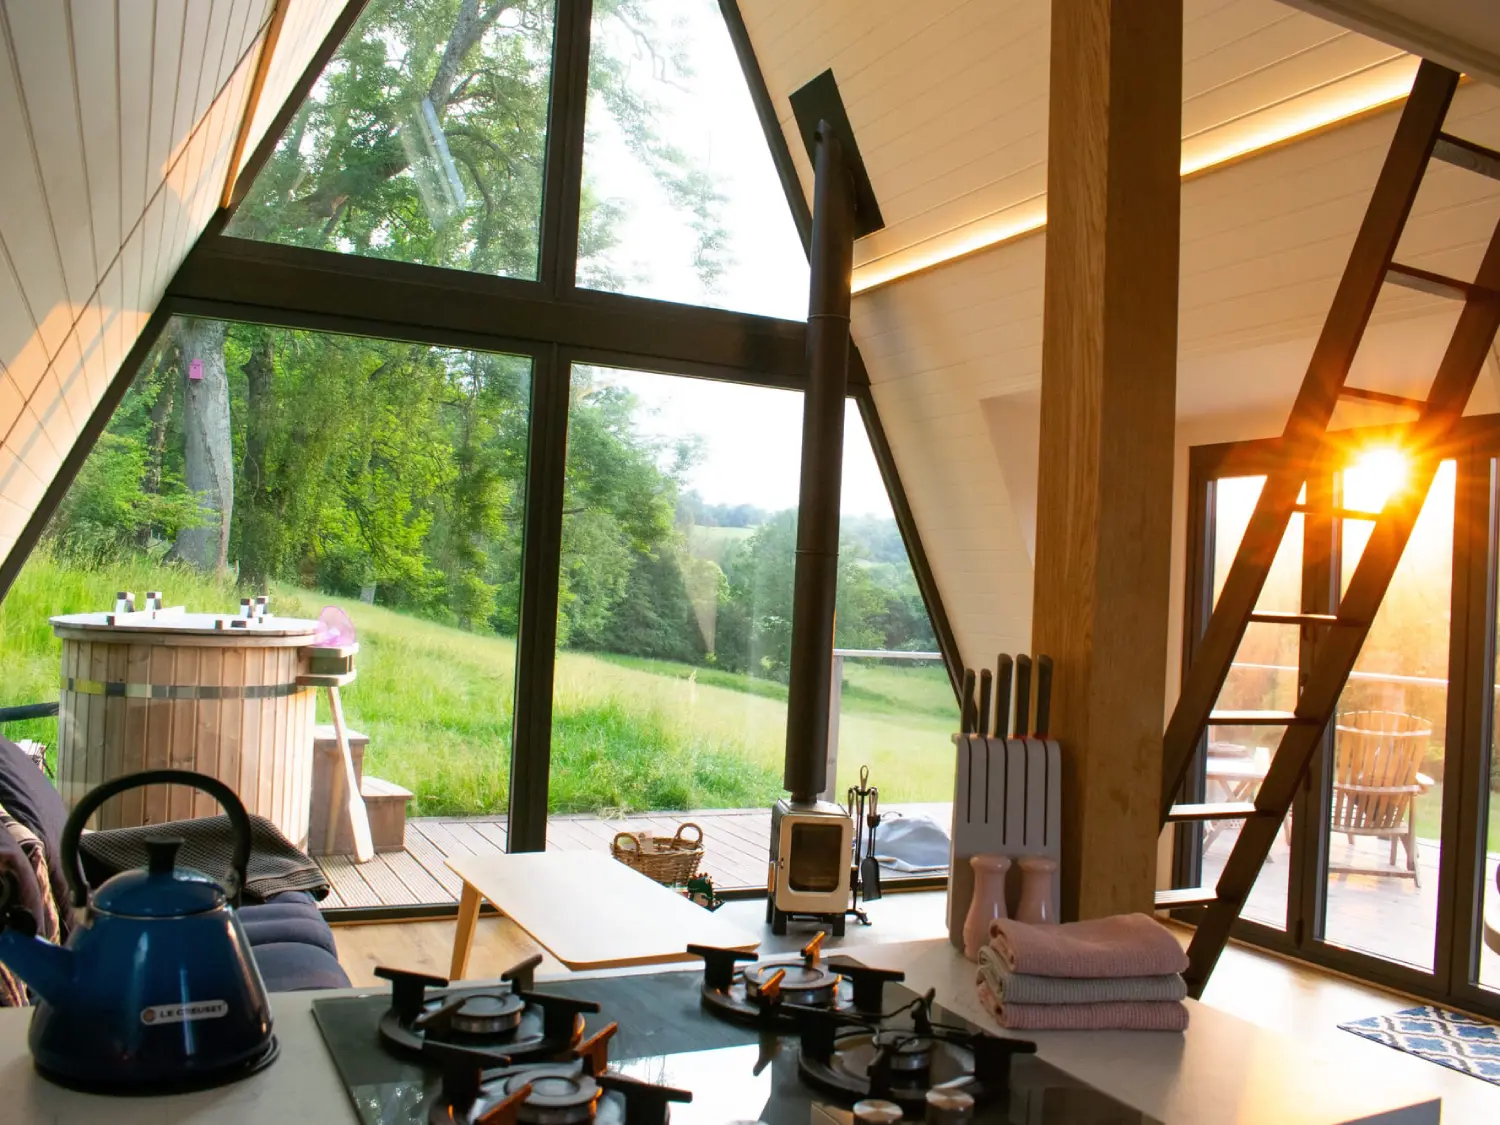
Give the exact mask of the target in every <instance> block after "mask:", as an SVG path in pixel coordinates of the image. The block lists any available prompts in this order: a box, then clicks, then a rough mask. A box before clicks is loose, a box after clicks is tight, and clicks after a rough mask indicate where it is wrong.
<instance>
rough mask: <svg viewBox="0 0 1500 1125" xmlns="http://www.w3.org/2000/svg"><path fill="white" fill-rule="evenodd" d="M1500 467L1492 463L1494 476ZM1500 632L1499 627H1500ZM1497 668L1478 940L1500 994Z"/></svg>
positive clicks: (1486, 973) (1482, 967) (1485, 975)
mask: <svg viewBox="0 0 1500 1125" xmlns="http://www.w3.org/2000/svg"><path fill="white" fill-rule="evenodd" d="M1497 468H1500V466H1496V465H1494V464H1492V466H1491V473H1492V474H1493V473H1494V472H1495V471H1496V469H1497ZM1490 566H1491V568H1500V552H1497V551H1496V544H1494V543H1491V556H1490ZM1497 631H1500V625H1497ZM1496 659H1497V667H1496V668H1495V669H1494V670H1493V671H1494V672H1495V675H1494V678H1493V683H1494V684H1495V690H1494V691H1493V692H1492V693H1491V695H1490V708H1491V710H1490V745H1489V747H1488V751H1489V754H1488V762H1487V766H1486V769H1485V771H1484V773H1483V774H1482V775H1481V776H1483V777H1484V778H1486V780H1487V781H1488V783H1489V784H1487V785H1486V786H1485V787H1484V790H1483V792H1482V793H1481V795H1480V812H1479V815H1480V821H1479V823H1480V824H1481V825H1482V826H1483V827H1482V828H1481V833H1482V839H1481V843H1482V845H1483V849H1484V850H1483V854H1484V862H1483V863H1481V864H1480V865H1479V877H1480V878H1481V879H1482V880H1483V884H1484V885H1483V886H1482V887H1480V894H1479V902H1480V904H1481V906H1480V910H1481V918H1480V921H1479V926H1478V934H1477V940H1478V944H1479V974H1478V983H1479V984H1480V985H1481V986H1482V987H1484V988H1487V989H1491V990H1492V991H1495V992H1500V723H1497V719H1500V715H1497V714H1496V711H1497V710H1500V707H1497V706H1496V704H1497V702H1500V653H1497V656H1496Z"/></svg>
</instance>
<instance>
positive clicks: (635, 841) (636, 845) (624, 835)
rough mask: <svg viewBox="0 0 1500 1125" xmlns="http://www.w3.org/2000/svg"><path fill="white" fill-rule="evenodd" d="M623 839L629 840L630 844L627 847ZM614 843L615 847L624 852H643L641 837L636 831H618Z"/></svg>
mask: <svg viewBox="0 0 1500 1125" xmlns="http://www.w3.org/2000/svg"><path fill="white" fill-rule="evenodd" d="M622 840H629V841H630V846H629V847H626V846H625V845H624V844H622V843H621V842H620V841H622ZM614 843H615V847H616V848H618V849H619V850H620V851H622V852H635V853H636V854H637V855H640V854H641V838H640V837H639V836H637V835H636V834H635V833H634V832H616V833H615V841H614Z"/></svg>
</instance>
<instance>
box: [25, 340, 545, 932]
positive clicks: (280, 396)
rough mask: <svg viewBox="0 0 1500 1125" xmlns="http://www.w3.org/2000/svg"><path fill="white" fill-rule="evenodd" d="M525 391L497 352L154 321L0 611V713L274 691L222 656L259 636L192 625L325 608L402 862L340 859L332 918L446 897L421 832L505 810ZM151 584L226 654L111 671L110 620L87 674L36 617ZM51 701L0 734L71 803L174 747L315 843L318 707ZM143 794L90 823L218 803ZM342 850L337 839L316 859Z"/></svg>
mask: <svg viewBox="0 0 1500 1125" xmlns="http://www.w3.org/2000/svg"><path fill="white" fill-rule="evenodd" d="M529 386H530V361H529V360H526V359H522V358H517V357H514V356H503V355H491V354H486V353H479V352H462V351H451V350H446V349H441V348H431V347H426V346H421V345H413V344H405V343H394V342H389V341H382V340H369V339H360V338H355V337H348V336H334V335H326V334H322V333H317V332H303V331H290V330H285V329H279V328H266V327H262V326H255V325H242V324H231V323H225V322H222V321H209V320H187V319H179V320H176V321H173V322H172V324H171V325H170V326H169V328H168V331H167V334H166V337H165V340H164V342H163V343H162V344H161V345H160V346H158V348H157V349H155V350H154V351H153V352H152V354H151V355H150V357H149V358H148V359H147V361H146V362H145V364H144V366H143V367H142V368H141V370H140V371H139V373H138V374H137V375H136V377H135V380H134V382H133V383H132V384H131V387H130V389H129V390H128V391H127V392H126V394H125V397H124V400H123V401H122V402H121V404H120V406H119V408H118V409H117V410H116V412H115V415H114V417H113V418H112V419H111V421H110V423H109V425H108V427H107V428H106V430H105V432H104V434H103V435H102V437H101V438H100V440H99V443H98V444H97V445H96V446H95V448H94V450H93V452H92V453H91V454H90V455H89V457H88V459H87V460H86V461H85V462H84V465H83V467H82V469H81V471H80V472H79V475H78V477H77V479H76V480H75V481H74V483H73V485H72V487H71V489H70V490H69V492H68V494H67V496H66V497H65V498H64V500H63V503H62V505H61V506H60V507H59V509H58V511H57V513H56V515H55V516H54V517H53V519H52V521H51V523H50V525H49V526H48V529H47V532H46V535H45V538H44V540H43V542H42V543H41V545H40V546H39V547H38V549H37V550H36V551H35V553H33V555H32V556H31V558H30V559H29V560H28V562H27V564H26V566H25V567H24V568H23V569H22V571H21V574H20V576H19V578H18V580H17V582H16V584H15V586H14V587H13V588H12V589H11V591H10V593H9V595H8V596H7V597H6V598H5V600H4V601H3V602H0V705H10V704H20V703H33V702H40V701H46V700H56V699H58V698H59V687H58V684H59V670H60V669H61V670H62V672H63V674H64V675H70V674H71V675H73V676H75V677H76V678H78V679H80V680H85V679H86V680H95V681H105V682H121V683H126V684H130V683H135V684H167V685H177V686H178V687H182V686H184V685H188V686H191V685H193V684H202V685H207V686H210V687H214V686H220V685H222V686H224V687H227V688H231V689H232V688H237V687H243V686H244V685H246V684H249V685H257V684H259V685H264V684H277V683H279V684H281V685H282V686H285V687H288V688H290V686H291V685H292V684H293V683H294V680H295V677H294V676H293V677H292V678H290V679H287V678H283V679H282V680H279V681H278V680H276V679H275V677H277V676H285V674H286V672H287V667H278V666H277V665H276V664H275V663H274V661H275V659H277V654H278V653H280V652H283V651H284V650H281V649H278V648H268V647H261V648H249V649H244V648H239V649H236V648H235V640H237V639H238V638H239V637H241V636H244V637H249V638H251V639H254V633H253V631H248V630H247V631H245V632H243V633H242V632H240V630H239V629H238V628H237V627H228V628H222V629H218V628H216V626H215V624H214V621H213V618H212V617H208V616H206V615H224V619H225V624H226V625H227V624H228V621H229V620H232V619H233V617H234V615H235V614H236V612H237V610H238V608H239V606H240V604H241V598H244V597H250V596H252V595H261V594H267V595H269V599H270V609H271V613H272V615H273V616H272V618H271V622H272V623H273V624H275V623H278V622H285V621H287V619H295V618H301V619H310V618H317V617H318V616H319V614H320V612H321V611H322V610H323V609H324V608H325V607H327V606H335V607H338V608H339V609H341V610H342V611H344V612H345V613H347V614H348V616H349V618H350V619H351V620H352V623H353V626H354V628H355V630H356V636H357V640H358V643H359V646H360V647H359V651H358V654H357V655H356V656H355V657H354V667H355V671H356V673H357V678H356V679H355V680H354V681H353V682H352V683H349V684H347V685H345V686H344V687H343V688H342V689H341V694H342V701H343V709H344V714H345V717H346V719H347V723H348V726H349V727H350V728H351V730H352V731H354V732H357V735H356V736H355V737H354V739H353V750H354V752H355V755H356V758H357V760H358V761H360V763H361V768H362V773H363V779H362V780H363V790H364V793H365V795H366V798H367V802H368V804H369V808H370V812H371V819H372V824H373V825H374V826H375V830H376V833H377V843H378V844H382V845H393V846H394V848H395V849H396V850H395V851H393V852H388V853H383V854H382V855H381V856H378V857H377V858H376V860H375V861H374V862H373V863H372V864H370V865H366V866H365V867H364V868H363V869H362V870H363V871H364V874H361V873H360V869H356V868H355V867H354V866H353V865H350V864H347V863H343V864H336V865H334V867H335V868H336V869H337V870H339V871H342V872H343V874H334V875H333V879H334V882H335V889H336V891H337V892H338V897H335V898H333V899H331V900H329V901H328V902H327V903H325V905H334V906H336V905H357V906H374V905H380V904H381V903H387V904H393V905H402V904H412V903H417V902H434V901H438V902H441V901H452V895H451V893H450V892H449V891H448V890H447V889H445V886H448V885H451V878H450V877H449V875H448V874H447V873H446V872H445V871H444V870H443V864H442V858H443V854H444V849H445V848H447V847H454V846H455V845H453V843H452V837H451V835H450V834H449V833H448V831H447V830H446V829H443V828H441V826H437V827H435V828H434V832H435V833H436V835H437V836H438V837H440V838H441V839H442V840H443V841H446V843H445V844H443V845H437V844H433V843H432V840H431V838H430V837H429V835H428V834H427V832H426V828H427V827H429V826H434V825H435V822H434V821H432V820H428V819H424V818H430V817H435V816H439V815H441V816H445V817H448V816H479V817H491V818H492V817H493V816H494V815H495V814H499V813H503V812H504V811H505V805H506V797H507V789H508V777H509V755H510V736H511V701H512V679H513V669H514V664H515V660H514V648H515V644H514V637H515V628H516V617H517V609H518V597H519V589H520V582H519V573H520V553H521V551H520V548H521V526H522V524H521V513H522V510H523V507H524V504H523V491H522V489H523V484H524V480H525V469H526V437H527V403H528V398H529ZM152 590H155V591H161V592H162V595H163V600H164V602H165V605H166V606H168V607H170V606H183V607H185V609H186V610H187V611H188V612H189V613H190V614H199V615H205V616H203V617H200V618H198V619H197V621H196V624H198V625H200V626H201V627H202V628H203V629H205V630H207V631H209V632H210V633H212V634H214V635H220V634H222V635H223V636H224V637H226V638H233V639H230V640H227V641H226V644H225V645H224V646H215V645H206V646H205V645H202V644H199V645H197V646H191V647H175V648H174V647H173V646H171V645H168V644H153V645H150V646H146V645H139V646H137V645H130V646H128V647H127V646H114V645H111V647H112V648H118V649H119V655H120V659H122V660H123V663H118V662H116V663H112V662H111V661H112V660H114V659H115V657H114V656H111V655H109V654H105V655H103V656H100V654H99V653H98V651H97V650H100V649H103V648H104V647H105V644H106V643H107V642H109V640H110V638H111V637H112V636H116V635H118V633H117V631H115V630H103V631H102V632H101V634H100V636H101V637H102V638H103V640H102V641H101V642H100V643H99V644H96V645H94V646H93V647H94V649H95V650H96V651H95V652H94V653H92V654H90V656H89V659H90V660H91V661H93V660H94V657H96V656H98V657H99V659H100V660H101V661H102V664H101V663H99V662H97V661H96V662H94V663H91V665H90V668H89V670H87V671H84V670H82V667H81V665H80V664H79V663H78V661H80V660H81V659H83V657H82V656H80V655H79V654H78V653H77V652H69V651H67V650H65V649H64V647H63V645H62V644H61V642H60V641H59V640H58V638H57V637H55V636H54V634H53V632H52V629H51V628H50V627H49V625H48V618H49V617H51V616H53V615H57V614H74V613H91V612H92V613H99V612H101V611H107V610H111V609H113V608H115V595H116V593H117V592H119V591H133V592H134V593H135V595H136V598H137V604H138V605H139V606H141V607H142V608H144V602H145V594H146V592H147V591H152ZM195 639H196V640H198V641H202V640H203V639H204V638H203V637H202V636H199V637H197V638H195ZM75 647H76V646H75ZM221 647H222V651H221ZM69 661H72V662H73V663H71V664H69V663H68V662H69ZM301 667H302V666H301V665H300V664H299V665H298V668H299V669H301ZM289 699H290V700H294V701H295V703H296V707H300V708H303V710H300V711H298V710H296V709H294V707H293V705H292V703H289V702H288V700H289ZM314 704H315V705H316V715H315V716H314V713H313V710H312V707H313V705H314ZM62 705H63V710H64V717H63V719H62V721H61V730H59V721H58V720H47V721H45V722H39V723H34V724H30V725H27V726H9V725H8V726H7V729H6V731H5V733H6V735H7V737H11V738H16V737H25V738H31V739H35V740H37V741H41V742H45V743H46V744H47V745H48V747H49V748H50V749H49V751H48V752H49V755H50V756H51V759H52V761H53V763H54V765H55V768H56V773H57V777H58V784H59V788H60V789H61V790H63V792H64V795H65V797H66V798H67V799H69V800H77V798H78V797H80V796H81V795H82V794H83V793H84V792H86V791H87V790H88V789H90V788H92V787H93V786H94V785H96V784H98V783H99V782H101V781H103V780H105V779H106V778H108V777H112V776H118V775H121V774H125V773H130V772H134V770H135V769H139V768H141V766H142V765H156V764H165V762H164V761H163V760H161V757H160V756H161V755H163V754H167V753H168V752H169V751H170V755H171V761H172V763H173V764H174V765H176V764H183V765H187V764H190V763H191V764H192V765H193V767H194V768H197V769H200V770H203V771H205V772H208V773H214V774H216V775H218V776H221V777H222V778H223V779H224V780H226V781H228V782H230V783H231V784H233V785H234V786H235V788H236V789H237V790H238V791H239V793H240V795H241V797H242V799H244V800H245V801H246V802H247V804H249V805H250V806H251V808H252V811H259V812H262V813H264V814H265V815H267V816H270V817H271V818H272V819H273V820H274V821H276V823H278V825H280V826H281V827H282V829H283V831H284V832H285V833H286V835H288V836H289V837H290V838H291V839H292V840H293V841H294V842H296V843H298V844H306V845H307V846H308V848H309V849H310V850H311V851H313V852H315V853H320V852H323V851H324V850H325V849H326V848H327V846H328V838H327V835H326V833H325V831H324V829H323V827H321V826H323V825H326V823H327V819H328V812H329V803H330V801H331V800H332V794H331V792H330V789H329V778H330V777H331V776H332V773H331V770H332V767H333V765H334V764H335V763H336V762H337V760H338V759H337V758H336V757H335V755H336V753H337V751H336V743H335V742H334V740H333V735H332V730H331V728H323V729H320V730H316V731H315V729H314V727H313V726H312V724H313V723H314V722H316V723H320V724H321V723H327V722H329V715H328V712H327V706H328V701H327V694H326V693H325V692H317V693H316V697H315V698H314V697H313V696H312V695H311V694H309V695H308V696H307V697H306V698H299V697H298V696H297V694H296V693H295V692H293V691H290V690H289V691H287V692H283V693H280V694H275V695H271V696H268V697H266V698H260V697H259V696H257V695H255V694H253V693H250V694H246V695H244V696H242V697H241V698H239V699H235V698H233V697H232V696H231V698H230V699H226V700H221V699H218V698H215V697H214V696H212V695H204V696H203V697H202V698H199V699H192V700H186V701H182V700H158V699H149V700H148V699H145V698H142V697H140V696H139V695H136V696H134V697H130V696H126V695H124V694H122V695H121V696H119V697H117V698H107V697H105V696H98V695H93V696H89V695H88V693H87V690H86V689H79V690H78V691H75V692H71V693H65V694H64V698H63V700H62ZM115 707H118V708H119V711H118V713H116V712H115V711H114V710H111V709H112V708H115ZM80 708H81V710H80ZM101 716H102V723H103V725H102V726H100V725H99V724H100V722H101ZM299 716H300V717H299ZM304 719H305V720H306V725H305V726H304V725H303V720H304ZM88 731H92V732H93V734H92V735H90V734H88V733H87V732H88ZM315 735H316V739H317V742H318V744H319V745H320V747H321V748H319V749H316V750H315V749H314V744H313V739H314V736H315ZM366 740H367V741H366ZM59 746H61V752H60V753H59V750H58V749H57V748H58V747H59ZM96 748H102V750H103V756H102V757H101V756H100V754H99V753H98V752H96ZM252 752H253V753H252ZM142 753H144V754H145V755H146V756H145V757H144V758H142V757H141V754H142ZM59 757H60V758H61V760H60V761H59V760H58V759H59ZM298 787H300V788H301V791H302V792H303V793H304V794H306V797H305V799H304V798H299V797H298V796H297V792H296V791H297V789H298ZM141 792H142V791H137V794H134V795H127V796H126V797H125V798H121V799H120V800H119V808H118V810H116V811H110V810H109V809H108V808H107V809H106V819H108V818H113V819H112V820H111V821H110V822H111V823H112V824H123V823H128V822H130V821H132V820H134V821H136V822H143V821H144V822H157V821H161V820H166V819H175V818H178V817H181V816H190V815H197V814H207V813H210V812H212V811H213V806H212V804H211V802H209V801H208V800H207V799H206V798H202V799H198V798H193V797H192V796H191V795H190V794H188V793H187V791H182V792H180V793H179V792H178V791H176V790H173V791H172V793H170V794H166V795H165V799H164V800H163V801H162V802H160V803H157V801H156V798H155V797H153V796H150V795H149V794H150V793H151V792H154V791H145V792H146V793H147V795H146V796H145V797H144V799H143V798H142V796H141ZM403 814H405V815H406V816H409V817H411V818H412V819H411V820H410V821H406V822H405V823H404V836H403ZM309 818H310V824H309ZM481 823H482V824H484V823H485V822H483V821H481ZM491 827H492V826H488V825H487V826H486V831H488V830H490V828H491ZM479 838H480V836H479V834H478V831H477V830H476V832H475V835H474V839H476V840H478V839H479ZM499 839H500V840H501V841H503V839H504V836H503V826H502V827H501V828H500V829H499ZM403 843H404V844H405V845H406V847H408V848H409V849H410V851H409V853H403V852H402V851H401V847H402V845H403ZM348 850H350V843H349V841H348V839H347V834H346V833H341V834H340V837H339V838H336V839H335V840H334V841H333V851H335V852H339V851H348Z"/></svg>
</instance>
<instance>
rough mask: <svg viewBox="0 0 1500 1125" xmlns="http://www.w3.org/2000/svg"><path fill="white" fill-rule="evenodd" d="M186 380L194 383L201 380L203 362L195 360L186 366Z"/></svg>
mask: <svg viewBox="0 0 1500 1125" xmlns="http://www.w3.org/2000/svg"><path fill="white" fill-rule="evenodd" d="M188 378H189V379H192V380H194V381H195V382H196V381H197V380H199V379H202V378H203V361H202V360H201V359H195V360H193V361H192V362H191V363H189V364H188Z"/></svg>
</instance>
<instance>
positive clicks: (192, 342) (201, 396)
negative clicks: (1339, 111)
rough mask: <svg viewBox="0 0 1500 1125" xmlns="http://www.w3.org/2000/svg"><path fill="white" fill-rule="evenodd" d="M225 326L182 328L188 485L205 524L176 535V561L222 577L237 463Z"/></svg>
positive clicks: (202, 323)
mask: <svg viewBox="0 0 1500 1125" xmlns="http://www.w3.org/2000/svg"><path fill="white" fill-rule="evenodd" d="M226 328H227V326H226V325H225V324H224V322H223V321H221V320H196V319H191V318H188V319H184V320H181V321H179V322H178V328H177V346H178V349H179V350H180V353H181V356H182V359H181V363H180V365H179V366H180V367H181V368H182V388H183V393H182V408H183V416H182V427H183V432H184V434H185V436H186V441H185V445H184V462H185V464H186V471H185V473H184V480H185V482H186V484H187V487H188V488H189V489H191V490H192V491H193V492H195V493H196V494H197V495H198V498H199V505H200V508H201V510H202V519H200V520H197V521H195V522H193V523H191V524H188V525H187V526H185V527H183V528H182V529H181V530H180V531H178V533H177V543H176V546H174V547H173V548H172V555H171V557H173V558H176V559H181V560H182V561H184V562H188V563H192V564H193V565H194V566H196V567H198V568H199V569H200V570H213V571H223V570H224V568H225V566H226V565H227V564H228V562H229V524H230V520H231V518H232V517H233V513H234V460H233V456H234V455H233V449H232V446H231V443H230V427H229V377H228V374H227V373H226V371H225V369H224V336H225V332H226Z"/></svg>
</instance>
